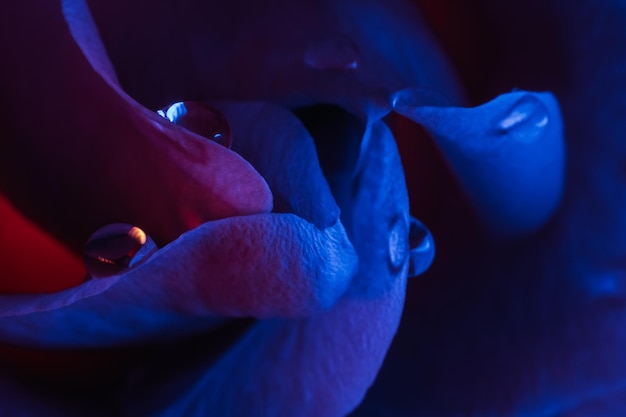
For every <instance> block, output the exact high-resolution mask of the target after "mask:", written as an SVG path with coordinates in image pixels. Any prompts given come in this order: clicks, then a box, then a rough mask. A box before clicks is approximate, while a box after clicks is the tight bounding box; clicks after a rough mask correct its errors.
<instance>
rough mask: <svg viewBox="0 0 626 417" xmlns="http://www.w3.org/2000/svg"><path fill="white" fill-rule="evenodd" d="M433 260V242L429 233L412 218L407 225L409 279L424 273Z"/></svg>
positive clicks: (420, 223)
mask: <svg viewBox="0 0 626 417" xmlns="http://www.w3.org/2000/svg"><path fill="white" fill-rule="evenodd" d="M434 258H435V240H434V239H433V236H432V234H431V233H430V231H429V230H428V229H427V228H426V226H424V225H423V224H422V222H420V221H419V220H417V219H416V218H414V217H411V221H410V225H409V277H416V276H418V275H420V274H422V273H423V272H425V271H426V270H427V269H428V268H429V267H430V265H431V264H432V263H433V259H434Z"/></svg>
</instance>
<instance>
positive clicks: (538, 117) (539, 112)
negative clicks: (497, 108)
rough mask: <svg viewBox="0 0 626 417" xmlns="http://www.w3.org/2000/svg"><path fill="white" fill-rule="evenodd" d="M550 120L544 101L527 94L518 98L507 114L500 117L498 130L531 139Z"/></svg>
mask: <svg viewBox="0 0 626 417" xmlns="http://www.w3.org/2000/svg"><path fill="white" fill-rule="evenodd" d="M548 121H549V119H548V111H547V109H546V108H545V106H544V105H543V103H542V102H541V101H540V100H539V99H538V98H536V97H534V96H532V95H530V94H527V95H524V96H523V97H522V98H520V99H519V100H517V102H516V103H515V104H514V105H513V107H511V109H509V111H508V112H507V113H506V115H505V116H504V117H502V118H500V120H499V122H498V130H499V131H500V133H501V134H515V136H517V137H518V138H520V139H524V140H530V139H533V138H535V137H536V136H537V135H539V134H540V133H541V132H542V131H543V128H544V127H546V126H547V124H548Z"/></svg>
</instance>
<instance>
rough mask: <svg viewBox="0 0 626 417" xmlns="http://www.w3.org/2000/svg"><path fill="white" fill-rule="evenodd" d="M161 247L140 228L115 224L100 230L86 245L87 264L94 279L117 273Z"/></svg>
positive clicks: (88, 270)
mask: <svg viewBox="0 0 626 417" xmlns="http://www.w3.org/2000/svg"><path fill="white" fill-rule="evenodd" d="M156 250H157V247H156V245H155V244H154V242H153V241H152V239H150V237H149V236H148V235H146V234H145V232H144V231H143V230H141V229H140V228H138V227H136V226H133V225H130V224H125V223H114V224H109V225H107V226H104V227H101V228H100V229H98V230H97V231H96V232H95V233H94V234H93V235H91V237H90V238H89V239H88V240H87V243H86V245H85V254H84V255H85V266H86V268H87V272H89V275H90V276H91V277H93V278H104V277H107V276H110V275H115V274H117V273H119V272H121V271H123V270H124V269H126V268H129V267H131V266H133V265H134V264H136V263H137V262H139V261H140V260H141V259H143V258H145V257H147V256H149V255H151V254H152V253H154V252H155V251H156Z"/></svg>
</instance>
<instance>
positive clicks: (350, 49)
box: [304, 35, 359, 71]
mask: <svg viewBox="0 0 626 417" xmlns="http://www.w3.org/2000/svg"><path fill="white" fill-rule="evenodd" d="M304 62H305V64H306V65H307V66H309V67H310V68H313V69H318V70H343V71H345V70H355V69H357V68H358V67H359V53H358V52H357V47H356V45H355V44H354V41H353V40H352V39H350V38H349V37H347V36H344V35H331V36H328V37H326V38H323V39H320V40H318V41H317V42H315V43H313V44H311V45H309V47H308V49H307V50H306V52H305V54H304Z"/></svg>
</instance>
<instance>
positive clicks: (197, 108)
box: [157, 101, 233, 148]
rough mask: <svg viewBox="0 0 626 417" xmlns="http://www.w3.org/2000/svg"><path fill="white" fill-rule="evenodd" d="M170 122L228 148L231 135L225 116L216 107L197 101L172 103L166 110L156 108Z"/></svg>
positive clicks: (230, 142) (231, 138)
mask: <svg viewBox="0 0 626 417" xmlns="http://www.w3.org/2000/svg"><path fill="white" fill-rule="evenodd" d="M157 113H159V114H160V115H162V116H164V117H165V118H166V119H168V120H169V121H170V122H172V123H176V124H177V125H179V126H182V127H184V128H185V129H188V130H190V131H192V132H194V133H196V134H198V135H200V136H204V137H205V138H207V139H211V140H213V141H215V142H217V143H219V144H220V145H222V146H225V147H227V148H230V146H231V144H232V141H233V137H232V132H231V129H230V124H229V123H228V119H226V116H224V114H223V113H222V112H221V111H219V110H218V109H216V108H214V107H212V106H209V105H208V104H205V103H201V102H198V101H184V102H182V101H181V102H178V103H174V104H172V105H171V106H170V107H168V108H167V110H165V111H164V110H158V111H157Z"/></svg>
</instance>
